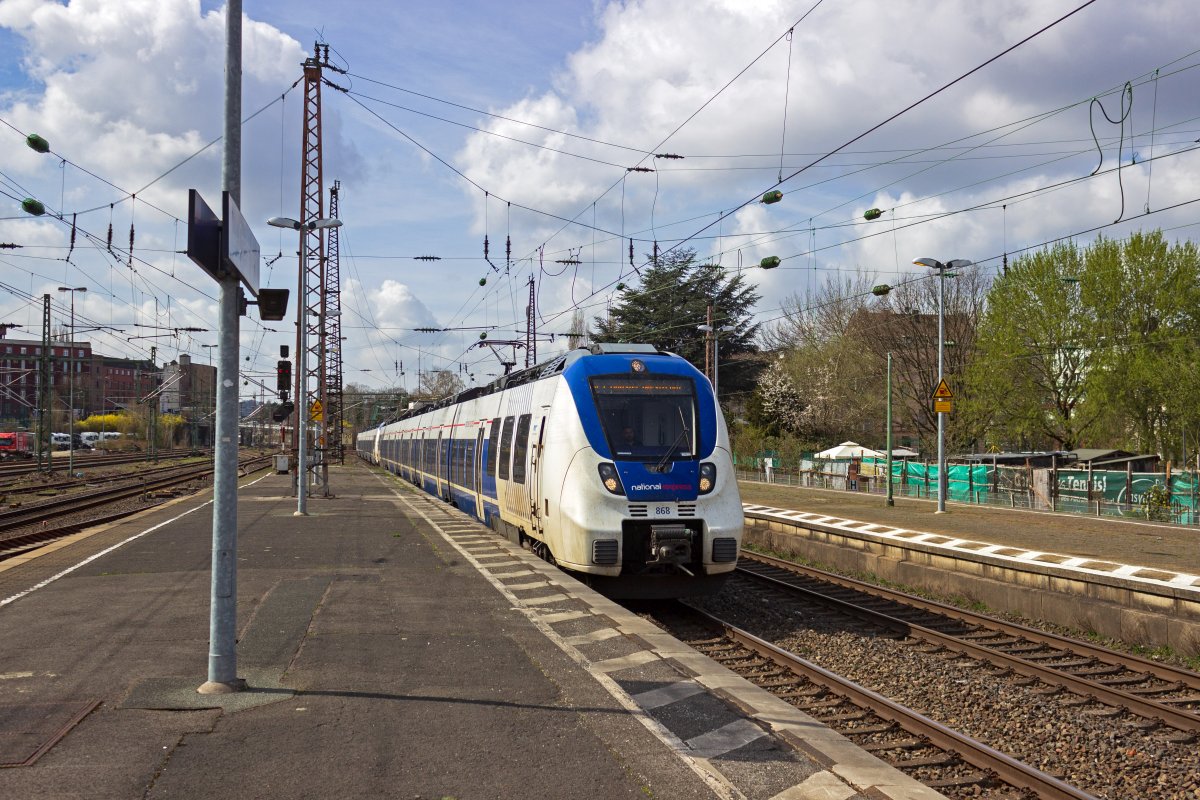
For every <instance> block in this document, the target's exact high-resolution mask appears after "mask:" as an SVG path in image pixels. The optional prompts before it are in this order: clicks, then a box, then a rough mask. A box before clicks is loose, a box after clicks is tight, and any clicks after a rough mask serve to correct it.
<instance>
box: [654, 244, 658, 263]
mask: <svg viewBox="0 0 1200 800" xmlns="http://www.w3.org/2000/svg"><path fill="white" fill-rule="evenodd" d="M654 263H655V264H658V240H657V239H656V240H655V242H654Z"/></svg>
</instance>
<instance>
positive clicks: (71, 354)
mask: <svg viewBox="0 0 1200 800" xmlns="http://www.w3.org/2000/svg"><path fill="white" fill-rule="evenodd" d="M69 291H70V292H71V338H70V340H69V341H68V342H67V380H68V382H69V383H68V386H69V387H70V388H69V389H68V397H69V404H68V410H69V412H70V413H69V416H68V417H67V435H68V436H70V437H71V443H70V444H69V445H68V446H67V447H68V449H67V474H69V475H70V476H71V477H72V478H74V477H75V369H74V366H75V364H74V362H75V290H74V289H71V290H69Z"/></svg>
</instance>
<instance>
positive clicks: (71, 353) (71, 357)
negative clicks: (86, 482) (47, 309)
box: [58, 286, 87, 475]
mask: <svg viewBox="0 0 1200 800" xmlns="http://www.w3.org/2000/svg"><path fill="white" fill-rule="evenodd" d="M58 290H59V291H60V292H70V293H71V338H70V340H69V341H68V349H67V372H68V375H67V378H68V380H69V381H70V389H69V390H68V397H69V401H68V402H69V408H70V416H69V417H68V418H67V426H68V427H67V435H68V436H70V437H71V444H70V445H69V447H70V449H69V450H68V451H67V472H69V473H71V475H74V474H75V364H74V361H75V293H76V292H86V291H87V287H86V286H74V287H72V286H60V287H58Z"/></svg>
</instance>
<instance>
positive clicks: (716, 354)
mask: <svg viewBox="0 0 1200 800" xmlns="http://www.w3.org/2000/svg"><path fill="white" fill-rule="evenodd" d="M717 331H718V328H717V327H716V326H715V325H714V326H713V331H712V337H713V397H715V398H716V399H717V408H720V407H721V395H719V394H717V387H718V386H719V383H718V381H719V380H720V375H721V367H720V356H721V334H720V333H718V332H717Z"/></svg>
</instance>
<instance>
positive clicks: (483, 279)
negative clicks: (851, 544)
mask: <svg viewBox="0 0 1200 800" xmlns="http://www.w3.org/2000/svg"><path fill="white" fill-rule="evenodd" d="M479 285H480V286H487V278H480V279H479Z"/></svg>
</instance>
